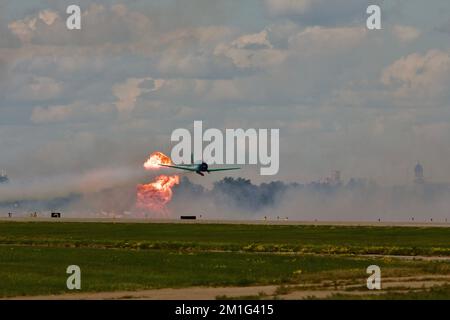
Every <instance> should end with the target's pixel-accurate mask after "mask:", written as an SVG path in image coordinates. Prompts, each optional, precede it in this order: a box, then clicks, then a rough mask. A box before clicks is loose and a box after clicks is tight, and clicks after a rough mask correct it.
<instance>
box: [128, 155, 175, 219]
mask: <svg viewBox="0 0 450 320" xmlns="http://www.w3.org/2000/svg"><path fill="white" fill-rule="evenodd" d="M160 164H172V160H171V159H170V158H169V157H168V156H166V155H165V154H163V153H162V152H158V151H157V152H154V153H152V154H151V156H150V157H149V158H148V160H147V161H146V162H145V163H144V168H145V169H146V170H157V169H160V168H161V166H160ZM179 183H180V178H179V176H177V175H172V176H170V175H159V176H158V177H157V178H156V179H155V180H154V181H153V182H151V183H148V184H140V185H138V186H137V203H136V206H137V208H139V209H141V210H144V211H146V212H152V213H156V214H158V215H159V217H163V218H168V217H169V213H168V211H167V207H166V205H167V204H168V203H169V202H170V200H172V195H173V191H172V188H173V186H175V185H177V184H179Z"/></svg>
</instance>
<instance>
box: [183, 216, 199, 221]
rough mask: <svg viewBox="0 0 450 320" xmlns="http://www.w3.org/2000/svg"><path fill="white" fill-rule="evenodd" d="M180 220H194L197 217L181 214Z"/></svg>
mask: <svg viewBox="0 0 450 320" xmlns="http://www.w3.org/2000/svg"><path fill="white" fill-rule="evenodd" d="M180 219H181V220H195V219H197V216H181V217H180Z"/></svg>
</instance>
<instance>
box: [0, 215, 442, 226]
mask: <svg viewBox="0 0 450 320" xmlns="http://www.w3.org/2000/svg"><path fill="white" fill-rule="evenodd" d="M0 221H14V222H82V223H84V222H92V223H159V224H162V223H176V224H180V223H181V224H246V225H299V226H302V225H304V226H314V225H317V226H355V227H357V226H361V227H440V228H450V222H445V221H433V222H432V221H429V222H428V221H415V222H412V221H318V220H317V221H294V220H284V219H283V220H281V219H280V220H275V219H273V220H208V219H196V220H181V219H150V218H148V219H142V218H136V219H133V218H45V217H37V218H32V217H20V218H6V217H1V218H0Z"/></svg>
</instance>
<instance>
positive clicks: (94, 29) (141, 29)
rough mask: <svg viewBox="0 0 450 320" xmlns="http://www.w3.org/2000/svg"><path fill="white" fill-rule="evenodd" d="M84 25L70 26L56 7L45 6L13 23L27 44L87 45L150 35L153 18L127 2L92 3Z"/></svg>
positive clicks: (83, 15)
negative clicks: (129, 8)
mask: <svg viewBox="0 0 450 320" xmlns="http://www.w3.org/2000/svg"><path fill="white" fill-rule="evenodd" d="M63 14H64V15H65V13H63ZM81 19H82V29H81V30H77V31H76V32H74V31H71V30H68V29H67V27H66V25H65V19H61V16H60V13H59V12H56V11H53V10H48V9H46V10H41V11H39V12H37V13H35V14H32V15H29V16H27V17H25V18H23V19H18V20H15V21H12V22H10V23H9V29H10V30H11V31H12V32H13V33H14V34H15V35H16V36H17V37H19V38H20V39H21V41H22V42H23V43H25V44H37V45H62V46H67V45H70V46H74V45H75V46H87V45H91V46H94V45H101V44H105V43H124V42H128V43H129V42H131V41H132V40H136V39H139V38H140V37H143V36H146V37H149V36H150V35H149V33H150V32H151V31H152V25H151V21H150V19H149V18H148V17H147V16H145V15H144V14H141V13H139V12H136V11H130V10H128V8H127V7H126V6H125V5H122V4H115V5H110V6H104V5H101V4H90V5H89V6H88V7H87V8H86V9H85V10H84V11H83V12H82V18H81Z"/></svg>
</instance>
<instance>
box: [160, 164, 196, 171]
mask: <svg viewBox="0 0 450 320" xmlns="http://www.w3.org/2000/svg"><path fill="white" fill-rule="evenodd" d="M160 166H162V167H168V168H175V169H181V170H187V171H193V172H196V171H197V169H195V168H190V167H185V166H171V165H168V164H160Z"/></svg>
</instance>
